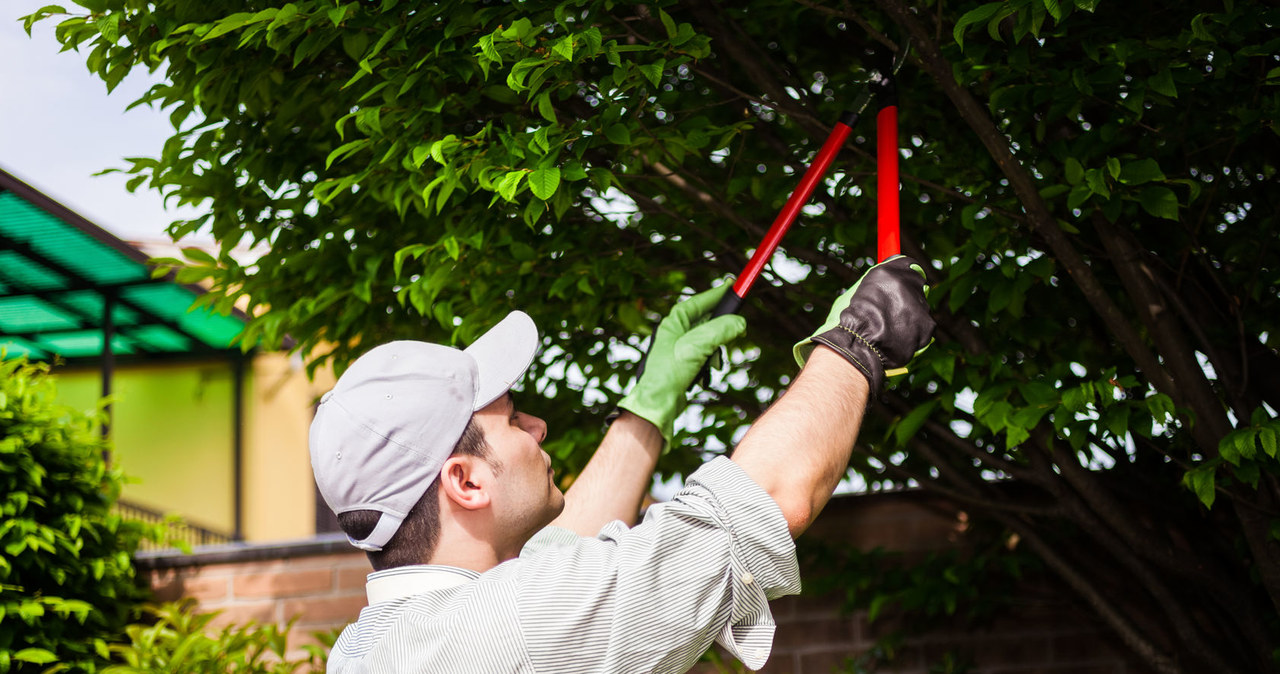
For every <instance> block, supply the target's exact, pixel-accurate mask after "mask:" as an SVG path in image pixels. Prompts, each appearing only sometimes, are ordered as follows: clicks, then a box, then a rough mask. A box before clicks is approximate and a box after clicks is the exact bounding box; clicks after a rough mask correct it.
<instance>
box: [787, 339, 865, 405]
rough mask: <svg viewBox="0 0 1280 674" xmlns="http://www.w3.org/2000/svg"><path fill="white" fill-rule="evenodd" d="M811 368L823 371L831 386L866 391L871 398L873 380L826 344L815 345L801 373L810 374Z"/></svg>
mask: <svg viewBox="0 0 1280 674" xmlns="http://www.w3.org/2000/svg"><path fill="white" fill-rule="evenodd" d="M810 368H812V369H814V370H818V371H821V372H822V373H823V375H824V377H827V378H829V384H830V385H833V386H839V387H840V388H848V389H852V390H860V391H864V392H865V393H866V395H867V396H868V397H869V396H870V393H871V380H870V379H869V378H868V377H867V375H866V373H864V372H863V371H862V370H860V369H858V367H857V366H855V365H854V364H853V363H851V362H849V360H848V359H846V358H845V357H844V356H842V355H841V354H840V353H838V352H837V351H835V350H834V349H832V348H831V347H829V346H827V345H826V344H822V343H816V344H815V345H814V349H813V352H812V353H810V354H809V359H808V361H807V362H806V363H805V366H804V369H803V370H801V373H802V374H803V373H804V372H808V371H809V370H810Z"/></svg>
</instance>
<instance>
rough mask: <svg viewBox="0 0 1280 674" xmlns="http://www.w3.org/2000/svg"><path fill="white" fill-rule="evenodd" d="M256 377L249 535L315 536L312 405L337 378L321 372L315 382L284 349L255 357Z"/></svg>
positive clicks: (249, 416) (248, 408)
mask: <svg viewBox="0 0 1280 674" xmlns="http://www.w3.org/2000/svg"><path fill="white" fill-rule="evenodd" d="M251 378H252V381H253V382H254V386H253V387H252V393H251V394H250V393H249V392H246V394H245V417H246V419H245V421H246V431H245V458H244V505H245V522H244V530H245V531H244V533H245V538H246V539H248V540H253V541H269V540H284V539H290V538H305V537H308V536H311V535H313V534H315V507H316V490H315V480H314V478H313V477H312V474H311V455H310V453H308V451H307V431H308V429H309V428H310V426H311V417H312V416H313V405H314V404H315V401H316V400H317V399H318V398H319V397H320V394H322V393H324V392H325V391H327V390H329V389H330V388H333V378H332V376H331V375H328V374H327V373H322V372H317V373H316V383H312V382H310V381H308V380H307V376H306V371H305V369H304V367H303V365H302V361H301V360H300V359H298V358H297V357H296V356H295V357H289V356H287V355H285V354H280V353H267V354H262V355H259V356H257V357H256V358H254V361H253V373H252V377H251ZM322 505H323V504H322Z"/></svg>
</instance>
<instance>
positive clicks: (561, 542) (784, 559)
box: [510, 458, 800, 672]
mask: <svg viewBox="0 0 1280 674" xmlns="http://www.w3.org/2000/svg"><path fill="white" fill-rule="evenodd" d="M561 532H563V533H561ZM565 534H567V537H566V535H565ZM570 537H572V538H577V537H575V536H574V535H573V534H572V532H568V531H565V530H557V529H555V528H552V527H549V528H548V529H546V530H544V531H543V532H540V533H539V534H538V535H537V536H535V538H534V540H531V541H530V546H527V547H526V549H525V551H524V553H523V554H522V555H521V559H520V561H519V563H517V564H515V565H513V566H512V567H511V569H510V571H511V572H512V573H513V582H514V583H515V585H516V589H515V598H516V607H515V608H516V611H517V613H518V614H519V623H520V629H521V632H522V637H523V638H524V641H525V645H526V647H527V649H528V651H529V654H530V659H531V660H532V662H533V664H534V667H535V669H536V670H537V671H540V672H599V671H609V672H684V671H686V670H687V669H688V668H689V667H691V666H692V665H693V664H694V663H695V662H696V661H697V660H698V658H699V657H700V656H701V655H702V653H703V652H704V651H706V649H707V648H708V647H709V646H710V645H711V642H712V641H718V642H719V643H720V644H721V645H722V646H724V647H725V649H727V650H728V651H729V652H730V653H732V654H733V655H734V656H735V657H737V658H738V659H739V660H741V661H742V662H743V663H744V664H746V665H747V666H748V667H750V668H751V669H759V668H760V667H761V666H763V665H764V663H765V661H766V660H767V659H768V657H769V652H770V650H771V648H772V644H773V633H774V622H773V616H772V614H771V613H770V611H769V604H768V601H769V600H770V599H773V598H777V597H781V596H783V595H788V594H796V593H798V592H799V591H800V572H799V569H798V566H797V563H796V553H795V544H794V542H793V541H792V540H791V535H790V532H789V531H788V529H787V523H786V520H785V518H784V517H783V516H782V511H781V510H779V509H778V506H777V504H775V503H774V501H773V499H772V498H770V497H769V495H768V494H767V493H765V492H764V490H762V489H761V488H760V487H759V486H758V485H756V483H755V482H754V481H752V480H751V478H749V477H747V475H746V473H744V472H743V471H742V469H741V468H739V467H738V465H737V464H735V463H733V462H732V461H730V460H729V459H726V458H717V459H715V460H713V461H711V462H709V463H707V464H706V465H704V466H703V467H702V468H700V469H699V470H698V471H697V472H695V473H693V474H692V475H690V476H689V477H688V478H687V480H686V486H685V488H684V489H682V490H681V491H680V492H679V493H678V494H676V496H675V497H674V498H673V499H672V500H671V501H669V502H667V503H662V504H658V505H655V506H652V507H651V508H649V511H648V513H646V515H645V518H644V521H643V522H641V523H640V524H638V525H636V526H635V527H632V528H630V529H627V528H626V527H625V526H624V525H622V523H620V522H617V523H613V524H610V525H608V526H606V527H605V528H604V529H603V530H601V532H600V534H599V535H598V536H597V537H596V538H577V540H576V543H573V542H571V538H570Z"/></svg>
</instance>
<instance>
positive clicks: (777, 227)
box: [725, 120, 851, 302]
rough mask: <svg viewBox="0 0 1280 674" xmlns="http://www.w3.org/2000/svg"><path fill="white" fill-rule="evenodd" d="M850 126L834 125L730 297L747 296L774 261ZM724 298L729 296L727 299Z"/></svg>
mask: <svg viewBox="0 0 1280 674" xmlns="http://www.w3.org/2000/svg"><path fill="white" fill-rule="evenodd" d="M850 130H851V129H850V128H849V125H848V124H846V123H845V120H841V121H839V122H837V123H836V125H835V128H833V129H831V133H830V134H829V135H828V136H827V141H826V142H825V143H823V144H822V149H821V150H819V151H818V156H816V157H814V158H813V163H812V164H810V165H809V170H807V171H805V173H804V177H803V178H801V179H800V184H799V185H797V186H796V189H795V190H794V191H793V192H792V193H791V198H789V199H787V203H786V205H785V206H783V207H782V211H781V212H779V213H778V217H776V218H774V220H773V226H771V227H770V228H769V231H768V233H766V234H765V235H764V239H763V240H761V241H760V247H759V248H756V252H755V254H753V255H752V256H751V260H750V261H749V262H747V266H746V268H744V269H743V270H742V274H741V275H740V276H738V280H737V281H734V283H733V292H732V293H731V294H733V295H737V296H738V301H739V302H741V301H742V298H743V297H746V296H747V291H748V290H750V289H751V284H753V283H755V282H756V277H757V276H759V275H760V270H762V269H764V266H765V264H767V263H768V262H769V258H771V257H773V251H774V250H776V249H777V247H778V242H780V241H782V235H783V234H786V233H787V230H788V229H789V228H790V227H791V223H793V222H795V220H796V216H797V215H799V214H800V209H801V208H804V205H805V204H806V203H808V201H809V195H811V194H813V189H814V188H815V187H817V186H818V183H819V182H821V181H822V176H823V175H824V174H825V173H826V172H827V168H828V167H830V166H831V162H832V161H833V160H834V159H835V158H836V155H837V154H840V148H841V147H843V146H844V141H845V139H846V138H848V137H849V131H850ZM725 297H726V298H728V297H729V296H728V295H726V296H725Z"/></svg>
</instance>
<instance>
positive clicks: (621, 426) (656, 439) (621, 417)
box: [609, 408, 662, 446]
mask: <svg viewBox="0 0 1280 674" xmlns="http://www.w3.org/2000/svg"><path fill="white" fill-rule="evenodd" d="M615 428H616V429H618V432H620V433H627V434H630V435H632V436H634V437H635V438H636V439H637V440H639V441H640V442H642V443H645V444H649V443H656V444H658V445H659V446H661V444H662V429H660V428H658V427H657V426H656V425H655V424H654V423H653V422H652V421H649V420H648V419H645V418H644V417H642V416H640V415H638V414H636V413H635V412H632V411H630V410H626V409H622V408H619V409H618V416H617V418H616V419H614V420H613V425H611V426H610V427H609V429H610V431H612V430H613V429H615Z"/></svg>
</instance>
